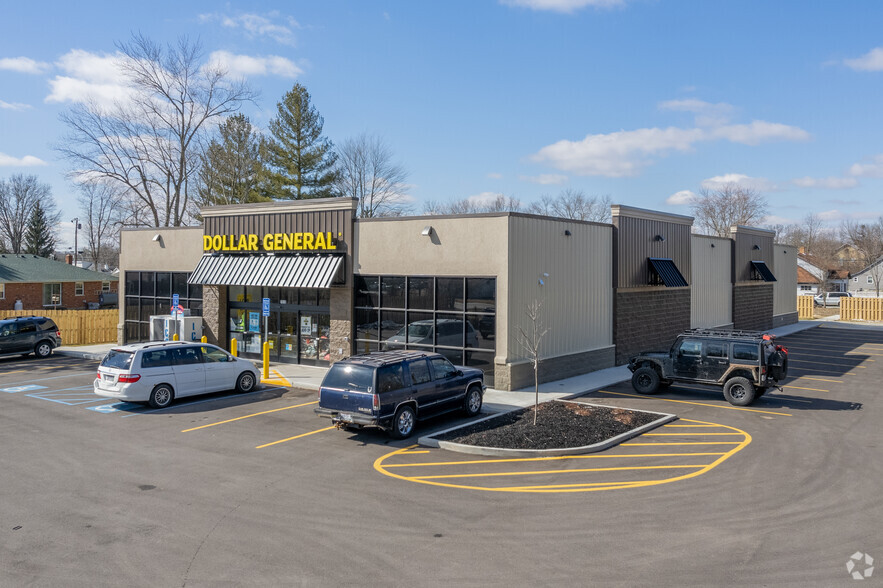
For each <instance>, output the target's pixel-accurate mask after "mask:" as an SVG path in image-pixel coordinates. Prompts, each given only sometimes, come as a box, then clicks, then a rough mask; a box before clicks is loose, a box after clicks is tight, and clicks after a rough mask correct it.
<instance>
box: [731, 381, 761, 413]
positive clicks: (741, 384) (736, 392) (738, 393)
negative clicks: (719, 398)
mask: <svg viewBox="0 0 883 588" xmlns="http://www.w3.org/2000/svg"><path fill="white" fill-rule="evenodd" d="M756 397H757V392H756V391H755V389H754V384H752V383H751V380H749V379H748V378H742V377H737V378H730V379H729V380H727V383H726V384H724V398H726V399H727V402H729V403H730V404H732V405H734V406H748V405H749V404H751V403H752V402H754V399H755V398H756Z"/></svg>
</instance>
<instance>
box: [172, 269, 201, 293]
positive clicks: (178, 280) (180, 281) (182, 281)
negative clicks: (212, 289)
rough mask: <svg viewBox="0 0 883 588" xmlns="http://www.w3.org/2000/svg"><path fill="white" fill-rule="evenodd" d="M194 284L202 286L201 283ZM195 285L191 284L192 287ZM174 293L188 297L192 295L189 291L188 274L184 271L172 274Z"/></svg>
mask: <svg viewBox="0 0 883 588" xmlns="http://www.w3.org/2000/svg"><path fill="white" fill-rule="evenodd" d="M193 286H197V287H199V288H200V289H201V288H202V286H201V285H199V284H194V285H193ZM193 286H190V288H191V289H192V288H193ZM172 294H177V295H178V296H180V297H181V298H188V297H190V295H189V294H188V293H187V274H186V273H184V272H175V273H173V274H172ZM201 297H202V295H200V296H194V297H193V298H201Z"/></svg>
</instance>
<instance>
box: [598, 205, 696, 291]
mask: <svg viewBox="0 0 883 588" xmlns="http://www.w3.org/2000/svg"><path fill="white" fill-rule="evenodd" d="M618 226H619V230H618V231H617V259H616V261H615V263H617V266H618V267H617V269H618V280H617V287H619V288H633V287H639V286H646V285H647V284H648V282H649V276H650V274H649V272H650V268H649V265H648V262H647V258H649V257H661V258H669V259H671V260H672V261H674V263H675V265H676V266H677V267H678V269H679V270H680V271H681V273H682V274H683V276H684V279H685V280H687V284H690V283H691V280H692V271H691V259H690V226H689V225H682V224H678V223H671V222H666V221H661V220H649V219H639V218H633V217H619V218H618ZM656 235H660V236H662V237H664V238H665V241H656V240H654V239H655V237H656Z"/></svg>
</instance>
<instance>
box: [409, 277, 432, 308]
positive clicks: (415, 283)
mask: <svg viewBox="0 0 883 588" xmlns="http://www.w3.org/2000/svg"><path fill="white" fill-rule="evenodd" d="M432 298H433V296H432V278H408V308H425V309H426V310H432V308H433V300H432Z"/></svg>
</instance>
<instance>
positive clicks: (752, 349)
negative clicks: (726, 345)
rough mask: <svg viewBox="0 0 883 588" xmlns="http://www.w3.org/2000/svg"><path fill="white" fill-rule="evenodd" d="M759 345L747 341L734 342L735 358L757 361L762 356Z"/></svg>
mask: <svg viewBox="0 0 883 588" xmlns="http://www.w3.org/2000/svg"><path fill="white" fill-rule="evenodd" d="M759 354H760V352H759V350H758V347H757V345H749V344H747V343H733V359H740V360H742V361H748V362H752V363H753V362H755V361H757V359H758V357H760V355H759Z"/></svg>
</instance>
